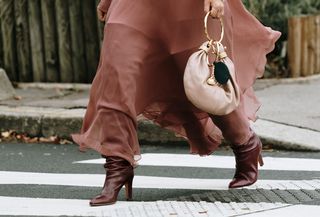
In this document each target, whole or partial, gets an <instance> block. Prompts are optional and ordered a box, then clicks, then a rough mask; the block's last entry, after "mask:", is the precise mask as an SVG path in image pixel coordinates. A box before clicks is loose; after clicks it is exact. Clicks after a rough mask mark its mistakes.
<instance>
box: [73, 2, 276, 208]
mask: <svg viewBox="0 0 320 217" xmlns="http://www.w3.org/2000/svg"><path fill="white" fill-rule="evenodd" d="M203 8H204V9H203ZM210 10H211V15H212V16H213V17H221V16H222V15H224V25H225V38H224V41H223V44H224V45H226V46H227V52H228V56H229V57H230V58H231V59H232V60H233V61H234V63H235V67H236V73H237V81H238V83H239V86H240V88H241V93H242V97H241V104H240V106H239V107H238V108H237V109H236V110H235V111H234V112H232V113H231V114H229V115H225V116H212V115H211V116H209V114H207V113H205V112H203V111H200V110H198V109H197V108H195V107H194V106H193V105H192V104H191V103H190V102H189V101H188V100H187V98H186V96H185V93H184V88H183V73H184V68H185V66H186V62H187V60H188V58H189V56H190V55H191V54H192V53H193V52H194V51H196V50H197V48H198V47H199V46H200V45H201V44H202V42H204V41H205V36H204V33H203V18H204V15H205V12H208V11H210ZM98 16H99V19H100V20H102V21H105V22H106V24H105V30H104V33H105V35H104V39H103V44H102V50H101V54H100V61H99V66H98V69H97V74H96V76H95V79H94V81H93V83H92V88H91V91H90V101H89V104H88V108H87V112H86V114H85V117H84V121H83V126H82V129H81V133H80V134H73V135H72V137H73V140H74V141H75V142H76V143H78V144H79V145H80V150H85V149H86V148H88V147H89V148H92V149H95V150H96V151H98V152H99V153H101V155H102V156H103V157H104V158H106V163H105V164H104V167H105V168H106V171H107V174H106V178H105V183H104V186H103V190H102V192H101V194H100V195H98V196H97V197H95V198H93V199H92V200H91V201H90V205H92V206H98V205H107V204H112V203H115V202H116V201H117V196H118V193H119V190H120V189H121V187H122V186H123V185H125V187H126V193H127V199H131V197H132V180H133V177H134V172H133V168H134V167H135V165H136V163H137V161H138V160H139V159H140V148H139V143H138V139H137V134H136V129H137V121H136V117H137V115H141V114H142V115H143V116H144V117H146V118H148V119H150V120H152V121H154V122H155V123H157V124H159V125H160V126H162V127H164V128H166V129H169V130H172V131H174V132H175V133H176V134H178V135H180V136H182V137H185V138H186V139H187V140H188V142H189V144H190V152H191V153H193V154H199V155H201V156H203V155H210V154H211V153H212V152H213V151H214V150H216V148H217V147H218V145H219V144H220V143H221V139H222V138H223V137H224V138H225V139H227V140H229V141H230V143H231V144H232V145H231V148H232V149H233V152H234V154H235V157H236V172H235V175H234V178H233V180H232V181H231V182H230V184H229V187H230V188H236V187H242V186H247V185H251V184H253V183H254V182H255V181H256V180H257V176H258V161H260V163H261V164H262V159H261V149H262V145H261V142H260V140H259V138H258V137H257V135H256V134H255V133H254V132H253V131H252V130H251V129H250V127H249V119H251V120H256V111H257V110H258V108H259V106H260V104H259V102H258V100H257V99H256V97H255V95H254V93H253V89H252V85H253V83H254V81H255V79H256V78H257V77H261V76H262V75H263V71H264V66H265V63H266V57H265V55H266V54H267V53H269V52H270V51H271V50H272V49H273V48H274V43H275V41H276V40H277V39H278V38H279V36H280V33H279V32H276V31H273V30H271V29H270V28H266V27H264V26H262V25H261V24H260V23H259V22H258V21H257V20H256V19H255V18H254V17H253V16H252V15H251V14H249V13H248V12H247V11H246V10H245V8H244V7H243V5H242V3H241V0H226V1H224V2H223V1H222V0H204V2H203V0H161V1H159V0H148V1H146V0H135V1H132V0H101V1H100V3H99V5H98ZM210 22H212V23H211V25H210V26H212V28H211V34H214V35H217V34H219V33H218V31H219V29H220V27H219V26H218V25H217V22H215V21H214V20H213V19H212V21H210Z"/></svg>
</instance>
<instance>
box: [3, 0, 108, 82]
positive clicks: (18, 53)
mask: <svg viewBox="0 0 320 217" xmlns="http://www.w3.org/2000/svg"><path fill="white" fill-rule="evenodd" d="M98 2H99V0H0V26H1V34H0V67H3V68H4V69H5V70H6V72H7V73H8V76H9V78H10V80H12V81H20V82H33V81H34V82H81V83H87V82H91V81H92V79H93V77H94V75H95V72H96V68H97V64H98V61H99V53H100V46H101V40H102V38H103V23H102V22H100V21H99V20H98V18H97V13H96V6H97V4H98Z"/></svg>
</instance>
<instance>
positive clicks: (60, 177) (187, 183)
mask: <svg viewBox="0 0 320 217" xmlns="http://www.w3.org/2000/svg"><path fill="white" fill-rule="evenodd" d="M104 177H105V175H101V174H66V173H29V172H6V171H0V184H29V185H30V184H33V185H61V186H83V187H101V186H102V185H103V181H104ZM229 182H230V180H229V179H194V178H192V179H191V178H173V177H158V176H135V178H134V183H133V187H135V188H154V189H159V188H161V189H193V190H228V183H229ZM244 188H247V189H268V190H271V189H279V190H301V189H305V190H315V189H320V179H314V180H258V181H257V182H256V183H255V184H254V185H252V186H249V187H244Z"/></svg>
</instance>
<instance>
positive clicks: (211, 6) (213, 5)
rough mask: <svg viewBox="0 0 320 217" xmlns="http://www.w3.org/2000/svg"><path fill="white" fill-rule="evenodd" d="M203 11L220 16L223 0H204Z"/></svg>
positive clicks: (222, 9)
mask: <svg viewBox="0 0 320 217" xmlns="http://www.w3.org/2000/svg"><path fill="white" fill-rule="evenodd" d="M204 11H205V12H206V13H207V12H209V11H211V16H212V17H216V18H220V17H222V16H223V14H224V4H223V0H204Z"/></svg>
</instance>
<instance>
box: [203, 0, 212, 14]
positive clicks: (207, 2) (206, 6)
mask: <svg viewBox="0 0 320 217" xmlns="http://www.w3.org/2000/svg"><path fill="white" fill-rule="evenodd" d="M210 8H211V0H204V12H206V13H208V12H209V11H210Z"/></svg>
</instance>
